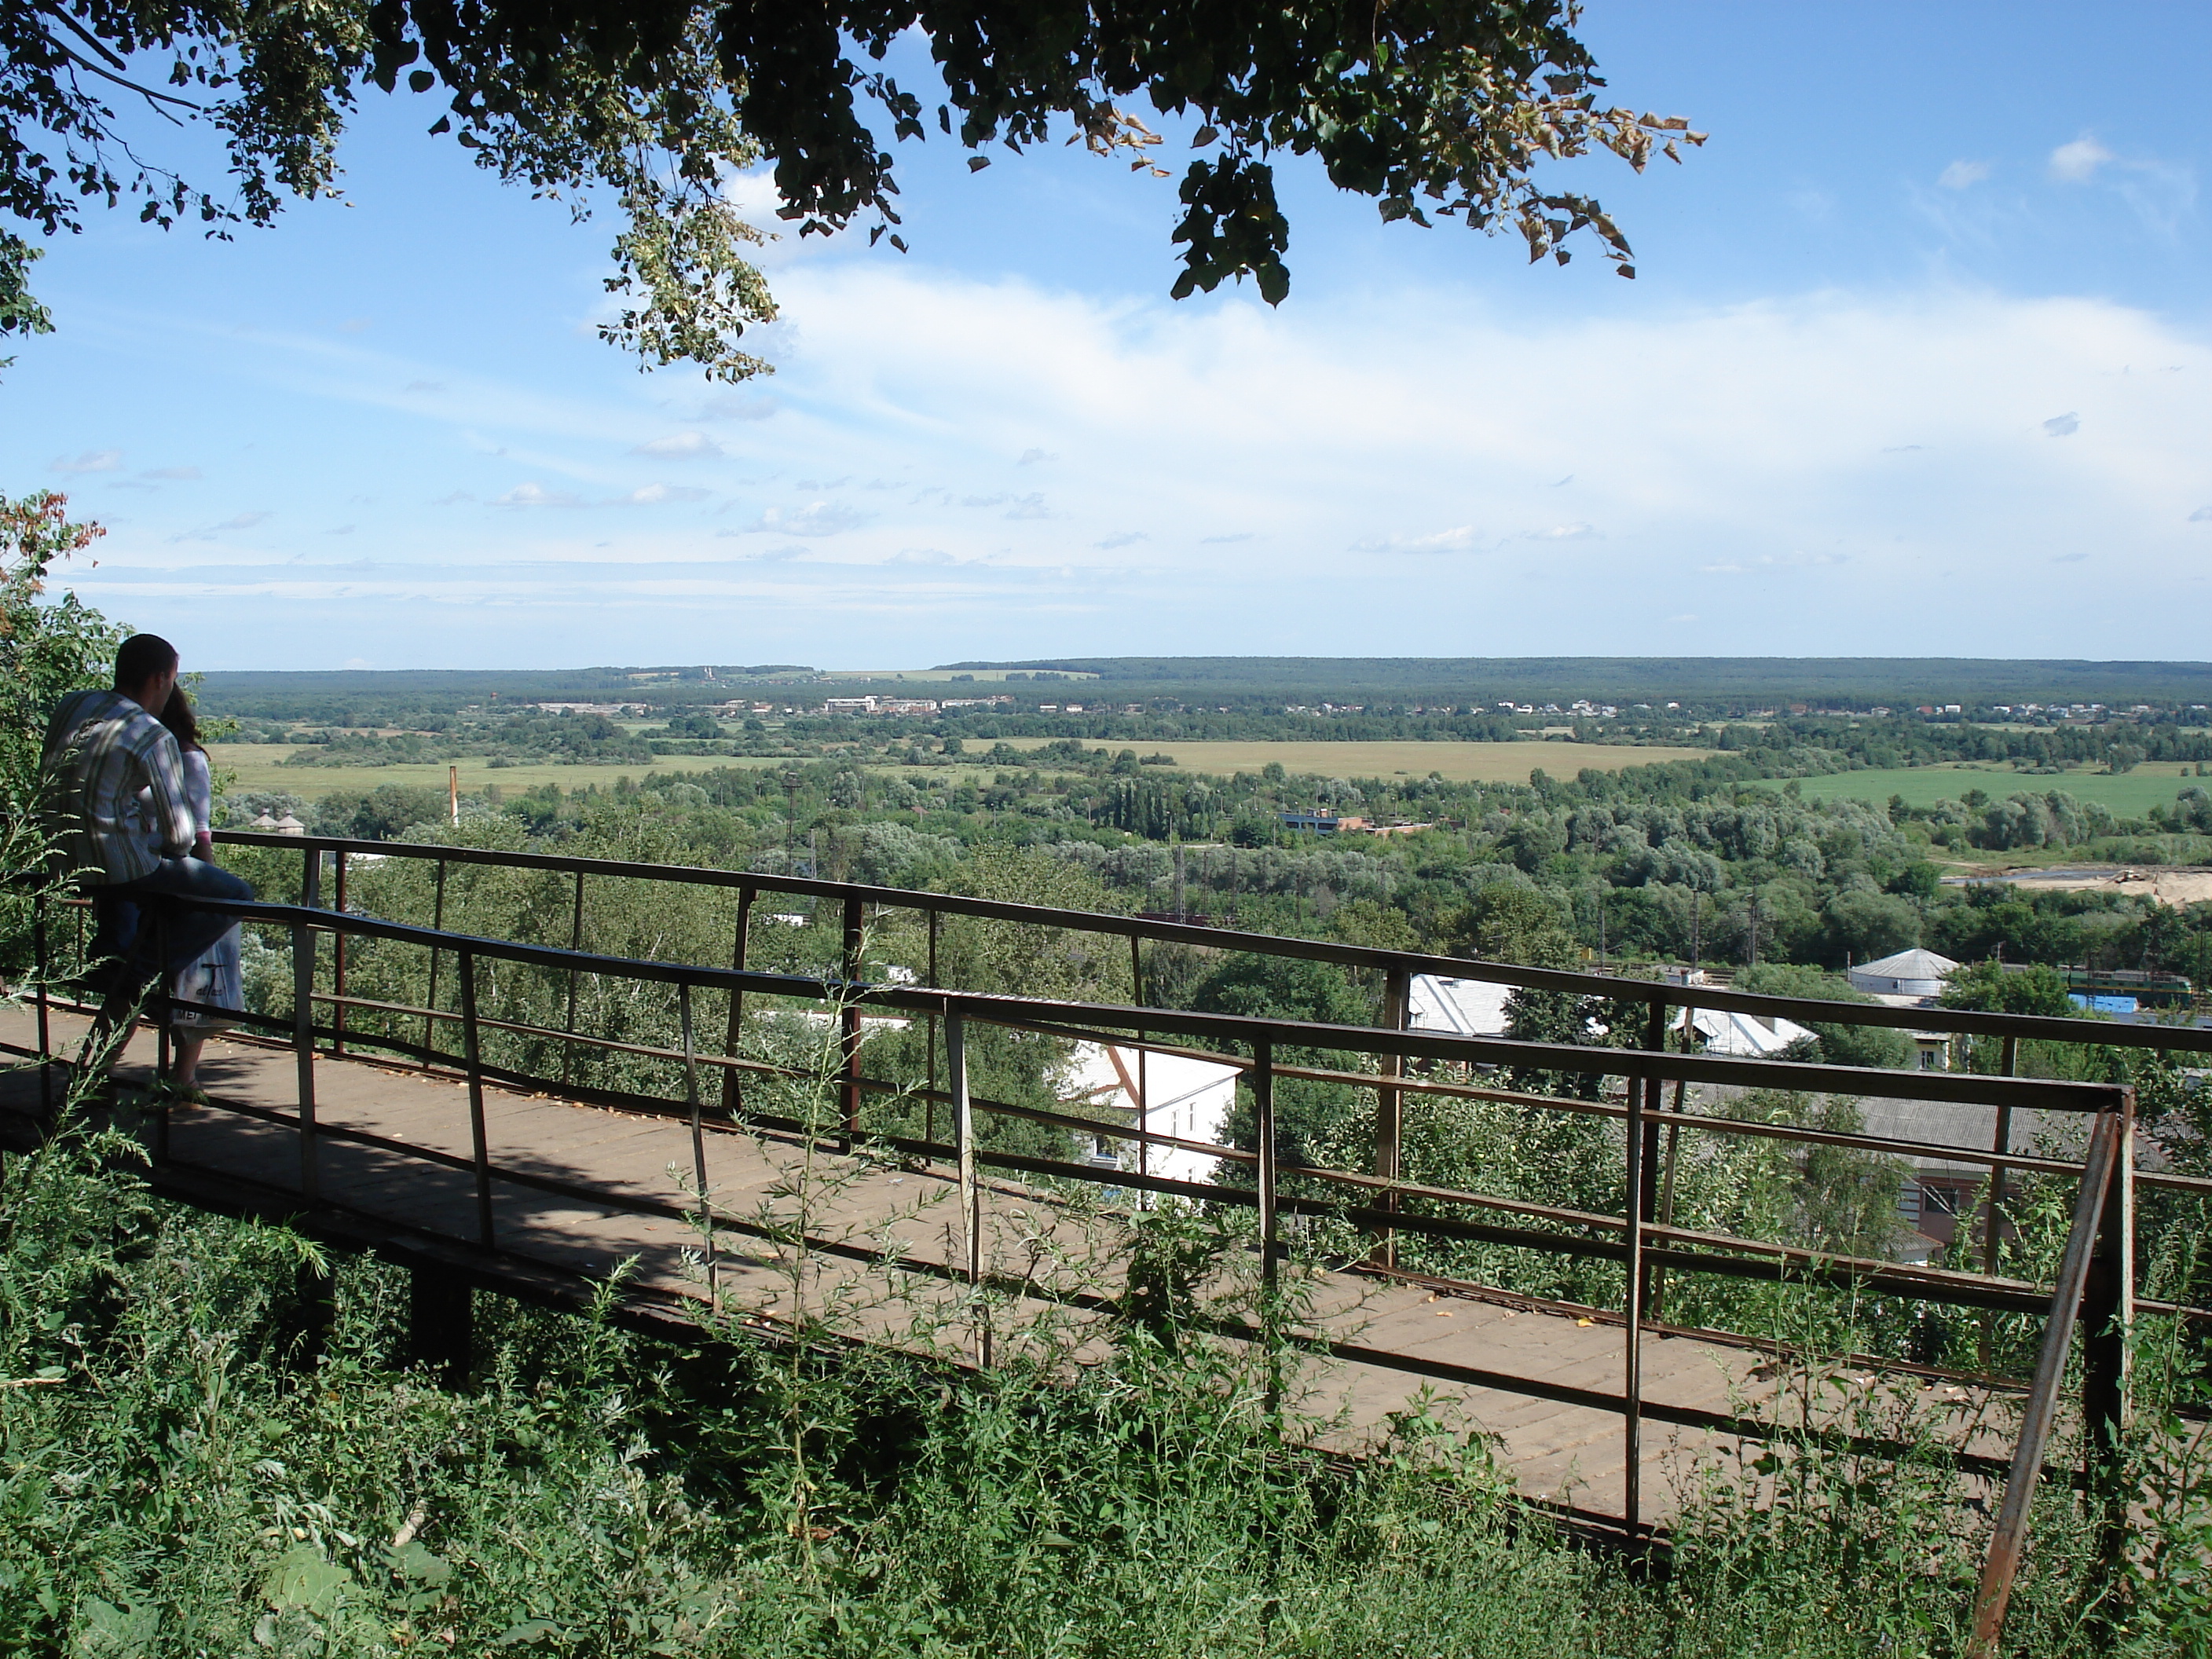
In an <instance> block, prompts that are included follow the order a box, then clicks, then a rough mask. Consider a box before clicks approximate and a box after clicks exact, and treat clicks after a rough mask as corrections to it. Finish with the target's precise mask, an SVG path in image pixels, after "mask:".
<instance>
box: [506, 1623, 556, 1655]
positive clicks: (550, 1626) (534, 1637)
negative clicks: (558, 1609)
mask: <svg viewBox="0 0 2212 1659" xmlns="http://www.w3.org/2000/svg"><path fill="white" fill-rule="evenodd" d="M560 1634H561V1627H560V1626H558V1625H556V1624H555V1623H554V1622H553V1621H552V1620H550V1619H526V1620H523V1621H522V1622H521V1623H520V1624H519V1625H509V1626H507V1628H506V1629H505V1630H503V1631H501V1632H500V1633H499V1634H498V1635H497V1636H495V1637H494V1638H492V1645H493V1646H494V1647H495V1648H515V1647H520V1646H521V1645H522V1644H524V1643H525V1642H537V1641H542V1640H543V1639H544V1638H546V1637H548V1636H558V1635H560Z"/></svg>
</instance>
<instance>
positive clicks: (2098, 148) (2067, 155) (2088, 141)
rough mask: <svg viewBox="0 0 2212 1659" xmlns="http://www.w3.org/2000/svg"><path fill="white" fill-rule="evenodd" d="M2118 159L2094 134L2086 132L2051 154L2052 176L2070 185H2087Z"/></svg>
mask: <svg viewBox="0 0 2212 1659" xmlns="http://www.w3.org/2000/svg"><path fill="white" fill-rule="evenodd" d="M2117 160H2118V157H2117V156H2115V155H2113V154H2112V151H2110V150H2108V149H2106V148H2105V147H2104V146H2103V145H2102V144H2100V143H2098V142H2097V140H2096V137H2095V135H2094V134H2093V133H2087V132H2085V133H2083V134H2082V135H2081V137H2079V138H2076V139H2075V140H2074V142H2073V143H2070V144H2061V145H2059V146H2058V148H2057V149H2054V150H2052V151H2051V177H2052V178H2054V179H2063V180H2064V181H2065V182H2066V183H2068V184H2069V185H2079V184H2086V183H2087V182H2088V181H2089V180H2090V179H2093V178H2095V177H2096V176H2097V169H2098V168H2099V167H2103V166H2104V165H2105V164H2106V162H2108V161H2117Z"/></svg>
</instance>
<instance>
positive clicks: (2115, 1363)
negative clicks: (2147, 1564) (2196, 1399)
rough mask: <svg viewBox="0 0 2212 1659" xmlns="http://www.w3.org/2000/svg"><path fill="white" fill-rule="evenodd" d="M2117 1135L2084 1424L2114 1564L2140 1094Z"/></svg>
mask: <svg viewBox="0 0 2212 1659" xmlns="http://www.w3.org/2000/svg"><path fill="white" fill-rule="evenodd" d="M2118 1119H2119V1124H2118V1128H2117V1130H2116V1131H2115V1140H2116V1146H2117V1150H2116V1151H2115V1152H2114V1154H2113V1161H2112V1184H2111V1185H2110V1186H2109V1187H2107V1188H2106V1189H2105V1210H2104V1213H2103V1215H2102V1216H2101V1217H2100V1218H2099V1221H2098V1227H2097V1243H2096V1247H2095V1249H2093V1251H2092V1252H2091V1254H2090V1257H2089V1277H2088V1281H2087V1284H2086V1285H2084V1287H2083V1290H2082V1297H2081V1319H2082V1335H2081V1418H2082V1424H2083V1427H2084V1429H2085V1430H2086V1433H2085V1435H2084V1439H2085V1440H2086V1442H2087V1448H2086V1449H2087V1453H2088V1468H2087V1470H2086V1471H2085V1472H2086V1473H2087V1475H2088V1477H2089V1492H2090V1493H2091V1494H2092V1501H2093V1502H2094V1503H2096V1504H2100V1505H2101V1507H2102V1509H2103V1511H2104V1513H2103V1517H2102V1520H2103V1526H2104V1533H2105V1550H2106V1559H2107V1560H2108V1561H2111V1562H2112V1563H2114V1564H2115V1565H2117V1564H2118V1562H2119V1561H2121V1560H2122V1559H2124V1556H2123V1554H2122V1552H2124V1549H2125V1548H2126V1544H2127V1536H2126V1528H2127V1490H2126V1486H2125V1483H2124V1469H2123V1460H2124V1457H2125V1455H2126V1448H2125V1445H2124V1441H2123V1435H2124V1430H2125V1428H2126V1425H2127V1410H2128V1334H2129V1330H2130V1327H2131V1326H2132V1325H2133V1324H2134V1322H2135V1277H2136V1275H2135V1091H2134V1089H2133V1088H2132V1087H2131V1088H2130V1089H2129V1090H2128V1091H2126V1094H2125V1096H2124V1102H2123V1104H2122V1105H2121V1107H2120V1109H2119V1111H2118Z"/></svg>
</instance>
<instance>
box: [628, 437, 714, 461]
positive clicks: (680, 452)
mask: <svg viewBox="0 0 2212 1659" xmlns="http://www.w3.org/2000/svg"><path fill="white" fill-rule="evenodd" d="M630 453H631V454H633V455H657V456H659V458H660V459H662V460H665V461H702V460H707V459H710V458H712V457H714V456H717V455H720V453H722V447H721V445H720V444H718V443H716V442H715V441H714V439H713V438H711V437H709V436H708V435H707V434H706V433H704V432H696V431H695V432H678V433H675V434H673V435H671V436H669V437H665V438H654V439H652V440H650V441H647V442H645V443H641V444H640V445H638V446H637V447H635V449H633V450H631V451H630Z"/></svg>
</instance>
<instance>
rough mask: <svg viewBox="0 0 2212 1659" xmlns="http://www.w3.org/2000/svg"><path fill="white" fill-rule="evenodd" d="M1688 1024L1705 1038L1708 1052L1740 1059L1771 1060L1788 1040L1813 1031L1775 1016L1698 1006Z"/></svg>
mask: <svg viewBox="0 0 2212 1659" xmlns="http://www.w3.org/2000/svg"><path fill="white" fill-rule="evenodd" d="M1691 1024H1692V1025H1693V1026H1694V1027H1695V1028H1696V1030H1697V1032H1698V1035H1699V1036H1701V1037H1703V1038H1705V1052H1706V1053H1707V1054H1731V1055H1734V1056H1735V1057H1736V1058H1738V1059H1742V1060H1771V1059H1773V1058H1774V1057H1775V1056H1776V1055H1778V1054H1780V1053H1781V1052H1782V1051H1783V1050H1784V1049H1785V1048H1788V1047H1789V1046H1790V1044H1791V1043H1793V1042H1798V1041H1799V1040H1801V1039H1802V1038H1805V1037H1809V1036H1812V1035H1813V1034H1812V1033H1811V1032H1810V1031H1808V1030H1806V1029H1805V1028H1804V1027H1803V1026H1802V1025H1800V1024H1796V1022H1795V1021H1793V1020H1787V1019H1784V1018H1781V1017H1780V1016H1779V1015H1773V1016H1769V1015H1765V1014H1738V1013H1723V1012H1721V1011H1719V1010H1718V1009H1714V1008H1699V1009H1697V1010H1695V1011H1693V1012H1692V1015H1691Z"/></svg>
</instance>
